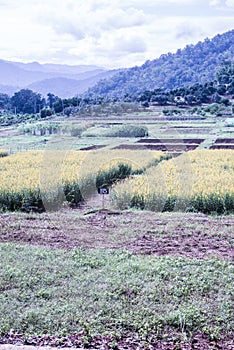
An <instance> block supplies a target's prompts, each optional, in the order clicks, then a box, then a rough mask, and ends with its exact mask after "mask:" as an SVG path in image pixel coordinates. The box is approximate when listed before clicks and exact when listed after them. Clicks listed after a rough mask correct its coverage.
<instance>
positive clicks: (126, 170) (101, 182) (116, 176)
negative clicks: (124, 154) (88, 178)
mask: <svg viewBox="0 0 234 350" xmlns="http://www.w3.org/2000/svg"><path fill="white" fill-rule="evenodd" d="M131 172H132V167H131V165H128V164H124V163H119V164H117V165H115V166H113V167H112V168H110V169H108V170H100V171H99V172H98V174H97V177H96V187H97V188H99V187H105V186H106V187H109V186H111V185H112V184H114V183H115V182H116V181H118V180H122V179H125V178H126V177H128V176H129V175H130V174H131Z"/></svg>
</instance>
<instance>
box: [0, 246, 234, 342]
mask: <svg viewBox="0 0 234 350" xmlns="http://www.w3.org/2000/svg"><path fill="white" fill-rule="evenodd" d="M0 253H1V264H0V275H1V279H0V281H1V282H0V290H1V295H0V300H1V302H0V332H1V334H4V333H6V332H9V331H10V329H15V330H17V331H20V332H23V333H25V334H27V335H35V334H37V335H40V334H45V333H47V334H57V335H58V334H71V333H76V332H82V331H84V330H86V331H87V329H88V331H89V333H90V334H91V335H93V334H96V333H99V334H106V333H113V332H117V333H118V334H119V335H124V334H130V333H136V334H139V335H141V336H143V335H145V334H148V333H150V332H155V333H157V334H160V332H162V331H163V330H165V329H168V330H170V329H172V330H176V331H179V332H184V333H185V332H186V333H187V334H191V333H192V332H196V331H198V330H200V331H203V332H204V333H208V334H209V335H211V336H218V335H219V333H220V332H223V331H225V332H229V331H231V329H232V322H233V319H232V301H231V294H232V281H233V277H234V276H233V272H234V271H233V266H232V265H231V262H230V261H225V260H218V259H209V260H199V259H188V258H178V257H169V256H165V257H151V256H136V255H133V254H131V253H128V252H126V251H121V250H115V251H113V250H102V249H97V250H89V251H86V250H84V249H73V250H72V251H70V252H65V251H63V250H60V249H57V250H53V249H49V248H43V247H34V248H33V249H32V247H31V246H27V245H24V246H23V245H18V244H13V243H1V244H0Z"/></svg>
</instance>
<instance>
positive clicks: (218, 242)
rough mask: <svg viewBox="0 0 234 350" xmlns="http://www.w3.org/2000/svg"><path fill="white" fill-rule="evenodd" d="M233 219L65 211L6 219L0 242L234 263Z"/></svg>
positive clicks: (6, 216) (1, 221)
mask: <svg viewBox="0 0 234 350" xmlns="http://www.w3.org/2000/svg"><path fill="white" fill-rule="evenodd" d="M233 227H234V216H220V217H210V216H205V215H203V214H183V213H180V214H179V213H151V212H150V213H149V212H113V211H109V210H104V211H102V210H101V211H96V212H95V211H94V212H92V211H91V213H87V212H86V211H85V210H79V209H75V210H65V211H61V212H58V213H50V214H46V213H45V214H22V213H13V214H3V215H1V216H0V241H1V242H7V241H13V242H19V243H27V244H32V245H43V246H49V247H54V248H64V249H72V248H75V247H84V248H112V249H120V248H121V249H126V250H128V251H131V252H133V253H136V254H154V255H176V256H185V257H188V258H199V259H205V258H210V257H213V256H216V257H219V258H224V259H232V258H234V250H233V245H232V244H233V239H234V230H233Z"/></svg>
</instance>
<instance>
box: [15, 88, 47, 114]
mask: <svg viewBox="0 0 234 350" xmlns="http://www.w3.org/2000/svg"><path fill="white" fill-rule="evenodd" d="M11 105H12V107H13V108H15V110H16V112H17V113H23V114H26V113H29V114H30V113H39V112H40V110H41V109H42V108H43V107H44V106H45V100H44V99H43V98H42V97H41V95H40V94H38V93H36V92H33V91H32V90H29V89H22V90H20V91H18V92H15V94H14V95H13V96H12V97H11Z"/></svg>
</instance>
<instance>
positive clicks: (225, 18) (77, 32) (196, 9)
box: [0, 0, 234, 68]
mask: <svg viewBox="0 0 234 350" xmlns="http://www.w3.org/2000/svg"><path fill="white" fill-rule="evenodd" d="M0 6H1V11H0V23H1V26H0V36H1V38H4V40H2V41H1V43H0V58H3V59H14V60H22V61H35V60H38V61H40V62H56V63H59V62H61V63H68V64H86V63H87V64H100V65H101V66H107V67H113V68H115V67H120V66H123V67H129V66H134V65H139V64H142V63H144V61H146V60H147V59H154V58H157V57H159V56H160V55H161V54H163V53H167V52H175V51H176V50H177V49H178V48H183V47H184V46H186V45H187V44H195V43H196V42H198V41H200V40H204V39H205V38H206V37H212V36H214V35H216V34H218V33H222V32H225V31H227V30H230V29H232V28H233V18H234V0H210V1H209V0H207V1H204V0H146V1H144V2H143V1H142V0H128V1H122V0H112V1H109V0H66V1H58V0H50V1H48V0H39V1H38V0H21V1H20V2H19V1H18V0H8V1H6V0H0Z"/></svg>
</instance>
